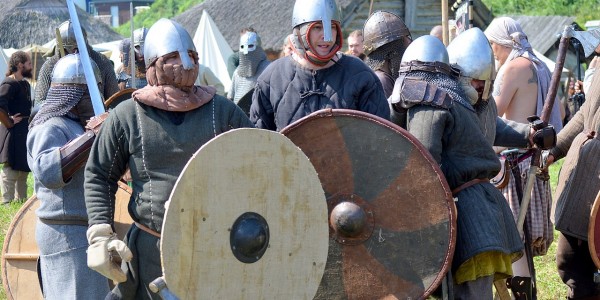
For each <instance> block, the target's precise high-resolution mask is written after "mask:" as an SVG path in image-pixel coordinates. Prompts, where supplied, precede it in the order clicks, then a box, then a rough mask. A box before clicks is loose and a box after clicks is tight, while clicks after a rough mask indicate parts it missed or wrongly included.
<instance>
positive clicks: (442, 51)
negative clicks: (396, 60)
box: [402, 35, 449, 64]
mask: <svg viewBox="0 0 600 300" xmlns="http://www.w3.org/2000/svg"><path fill="white" fill-rule="evenodd" d="M413 60H418V61H422V62H436V61H439V62H442V63H445V64H449V60H448V51H446V47H445V46H444V44H443V43H442V41H440V39H438V38H436V37H435V36H432V35H424V36H421V37H419V38H417V39H416V40H414V41H412V43H410V45H409V46H408V48H406V51H405V52H404V55H403V56H402V62H403V63H404V62H411V61H413Z"/></svg>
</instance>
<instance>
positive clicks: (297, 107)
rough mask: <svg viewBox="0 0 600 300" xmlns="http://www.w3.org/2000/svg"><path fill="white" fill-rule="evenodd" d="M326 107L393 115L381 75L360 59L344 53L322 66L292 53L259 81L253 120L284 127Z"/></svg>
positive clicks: (260, 124) (273, 127)
mask: <svg viewBox="0 0 600 300" xmlns="http://www.w3.org/2000/svg"><path fill="white" fill-rule="evenodd" d="M325 108H346V109H355V110H360V111H363V112H367V113H370V114H373V115H376V116H379V117H381V118H384V119H386V120H387V119H389V118H390V109H389V106H388V103H387V101H386V97H385V94H384V91H383V87H382V85H381V82H380V81H379V78H377V76H376V75H375V73H374V72H373V71H372V70H371V69H370V68H369V67H368V66H367V65H365V64H364V63H363V62H362V61H361V60H360V59H358V58H356V57H350V56H347V55H343V54H342V55H341V57H340V59H339V60H338V61H336V62H335V64H334V65H332V66H331V67H328V68H325V69H320V70H311V69H308V68H304V67H302V66H301V65H300V64H298V63H297V62H296V61H295V60H294V59H293V58H292V57H291V56H286V57H283V58H280V59H278V60H276V61H274V62H272V63H271V64H270V65H269V66H268V67H267V69H266V70H265V71H264V72H263V73H262V74H261V75H260V76H259V77H258V80H257V82H256V87H255V90H254V94H253V96H252V106H251V108H250V120H252V122H254V124H256V127H257V128H263V129H270V130H277V131H280V130H281V129H283V128H284V127H285V126H287V125H289V124H290V123H293V122H294V121H297V120H298V119H300V118H302V117H305V116H307V115H309V114H311V113H313V112H315V111H317V110H320V109H325Z"/></svg>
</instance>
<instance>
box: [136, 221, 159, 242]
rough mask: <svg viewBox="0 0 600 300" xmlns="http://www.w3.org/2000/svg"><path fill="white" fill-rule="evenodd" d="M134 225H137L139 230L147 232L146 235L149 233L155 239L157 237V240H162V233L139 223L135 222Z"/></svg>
mask: <svg viewBox="0 0 600 300" xmlns="http://www.w3.org/2000/svg"><path fill="white" fill-rule="evenodd" d="M133 224H135V226H137V228H139V229H141V230H142V231H145V232H146V233H149V234H151V235H153V236H155V237H157V238H159V239H160V233H158V232H156V231H154V230H152V229H150V228H148V227H146V226H144V225H142V224H140V223H138V222H133Z"/></svg>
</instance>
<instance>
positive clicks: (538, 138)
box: [527, 116, 556, 150]
mask: <svg viewBox="0 0 600 300" xmlns="http://www.w3.org/2000/svg"><path fill="white" fill-rule="evenodd" d="M527 120H528V121H529V125H530V126H531V130H530V133H529V143H530V144H531V145H535V146H536V147H538V148H540V149H542V150H548V149H550V148H552V147H554V146H556V131H555V130H554V126H552V125H550V124H548V123H546V122H543V121H542V120H540V118H539V117H538V116H530V117H527Z"/></svg>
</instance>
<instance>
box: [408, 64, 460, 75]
mask: <svg viewBox="0 0 600 300" xmlns="http://www.w3.org/2000/svg"><path fill="white" fill-rule="evenodd" d="M410 71H425V72H433V73H444V74H446V75H449V76H450V77H452V78H458V76H459V75H460V71H459V70H458V69H455V68H453V67H451V66H450V65H447V64H445V63H442V62H439V61H436V62H422V61H410V62H404V63H402V64H401V65H400V73H407V72H410Z"/></svg>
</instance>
